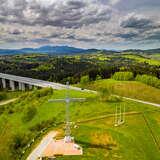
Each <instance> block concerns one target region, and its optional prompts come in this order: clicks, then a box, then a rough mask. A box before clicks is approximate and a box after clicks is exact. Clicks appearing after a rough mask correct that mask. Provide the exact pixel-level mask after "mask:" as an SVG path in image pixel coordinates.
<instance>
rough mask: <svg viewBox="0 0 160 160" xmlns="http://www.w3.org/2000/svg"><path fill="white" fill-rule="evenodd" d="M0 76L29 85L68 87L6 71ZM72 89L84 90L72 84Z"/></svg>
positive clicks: (58, 88) (56, 87)
mask: <svg viewBox="0 0 160 160" xmlns="http://www.w3.org/2000/svg"><path fill="white" fill-rule="evenodd" d="M0 78H2V79H7V80H12V81H15V82H20V83H25V84H29V85H33V86H37V87H42V88H45V87H48V88H53V89H57V90H60V89H65V88H66V85H63V84H60V83H54V82H48V81H44V80H39V79H33V78H28V77H21V76H15V75H10V74H4V73H0ZM70 89H73V90H77V91H82V89H81V88H78V87H72V86H70ZM83 91H85V92H94V91H91V90H86V89H85V90H83Z"/></svg>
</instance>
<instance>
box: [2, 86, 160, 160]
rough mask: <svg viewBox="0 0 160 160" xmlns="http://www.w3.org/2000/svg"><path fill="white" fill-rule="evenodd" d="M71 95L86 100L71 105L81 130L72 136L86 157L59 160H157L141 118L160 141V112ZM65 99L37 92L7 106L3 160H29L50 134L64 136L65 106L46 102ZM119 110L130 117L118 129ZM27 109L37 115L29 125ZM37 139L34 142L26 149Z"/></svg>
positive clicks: (45, 91)
mask: <svg viewBox="0 0 160 160" xmlns="http://www.w3.org/2000/svg"><path fill="white" fill-rule="evenodd" d="M70 95H71V97H86V98H87V100H86V102H81V103H79V102H74V103H72V104H71V106H70V110H71V121H72V122H75V125H77V126H78V128H76V129H75V128H74V126H73V127H72V135H73V136H74V137H75V140H76V142H77V143H78V144H80V145H81V146H82V147H83V150H84V154H83V156H80V157H77V156H75V157H74V156H73V157H61V158H59V159H67V160H72V159H73V160H74V159H86V160H88V159H95V160H97V159H100V160H103V159H104V160H105V159H112V160H117V159H123V160H128V159H131V160H137V159H142V160H150V159H154V160H158V159H159V154H160V151H159V149H158V146H157V144H156V143H155V142H154V138H153V137H152V135H151V131H150V128H149V127H148V126H147V125H146V121H145V120H144V116H143V114H145V117H146V119H147V121H148V123H149V125H150V127H151V128H152V130H153V134H154V136H155V137H156V141H158V142H159V138H160V137H159V135H160V134H159V133H160V130H159V128H160V123H159V122H160V121H159V118H158V117H159V111H160V109H158V108H155V107H153V106H150V105H145V104H140V103H136V102H131V101H126V100H117V101H107V99H106V100H104V99H103V100H102V98H101V97H100V96H99V94H98V95H94V94H88V93H82V92H77V91H71V92H70ZM64 97H65V91H53V93H52V90H51V89H43V90H35V91H32V92H26V93H23V94H22V95H21V98H19V100H17V101H15V102H13V103H11V104H8V105H5V106H3V112H2V113H1V116H0V144H1V145H0V159H1V160H13V159H25V158H26V157H27V155H28V154H29V152H30V151H31V150H32V149H33V148H34V146H35V145H36V142H38V141H39V140H40V139H41V137H42V136H43V135H44V134H45V133H47V132H48V131H49V130H57V129H58V130H60V132H61V134H64V125H65V124H64V119H65V104H64V103H49V102H48V99H50V98H64ZM106 97H107V98H108V96H106ZM116 106H126V112H129V113H130V115H127V116H126V123H125V124H124V125H122V126H119V127H114V116H113V115H114V113H115V110H116ZM29 107H32V108H36V112H34V114H33V113H32V112H31V114H30V115H32V114H33V116H32V117H30V116H29V119H27V120H26V113H27V110H28V108H29ZM135 112H136V113H135ZM29 113H30V112H29ZM24 117H25V118H24ZM42 130H43V131H44V132H43V133H42V132H41V131H42ZM15 137H16V138H15ZM17 137H18V138H17ZM33 138H35V140H36V141H35V143H33V144H32V145H31V147H29V148H27V147H26V146H27V145H28V144H29V143H31V141H32V139H33ZM2 144H3V145H2ZM23 151H25V153H24V154H22V152H23ZM18 157H19V158H18Z"/></svg>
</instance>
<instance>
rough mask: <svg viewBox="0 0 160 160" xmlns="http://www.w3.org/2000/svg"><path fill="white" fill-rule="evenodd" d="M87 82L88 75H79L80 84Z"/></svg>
mask: <svg viewBox="0 0 160 160" xmlns="http://www.w3.org/2000/svg"><path fill="white" fill-rule="evenodd" d="M88 82H89V76H88V75H86V76H82V77H81V80H80V83H81V84H86V83H88Z"/></svg>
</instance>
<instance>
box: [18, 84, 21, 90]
mask: <svg viewBox="0 0 160 160" xmlns="http://www.w3.org/2000/svg"><path fill="white" fill-rule="evenodd" d="M18 89H19V90H20V91H21V90H22V83H20V82H18Z"/></svg>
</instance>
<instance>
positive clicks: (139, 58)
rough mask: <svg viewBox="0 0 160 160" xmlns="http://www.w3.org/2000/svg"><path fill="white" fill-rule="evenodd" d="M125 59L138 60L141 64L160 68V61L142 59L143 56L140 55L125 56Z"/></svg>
mask: <svg viewBox="0 0 160 160" xmlns="http://www.w3.org/2000/svg"><path fill="white" fill-rule="evenodd" d="M123 57H125V58H129V59H133V60H136V61H137V62H139V63H144V62H146V63H148V64H150V65H157V66H160V61H159V60H155V59H148V58H145V57H141V56H138V55H124V56H123Z"/></svg>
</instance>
